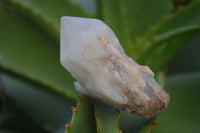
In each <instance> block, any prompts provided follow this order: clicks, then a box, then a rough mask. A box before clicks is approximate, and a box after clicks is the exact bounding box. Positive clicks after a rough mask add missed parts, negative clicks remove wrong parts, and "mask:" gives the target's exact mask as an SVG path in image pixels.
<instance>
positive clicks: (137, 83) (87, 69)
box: [60, 16, 169, 118]
mask: <svg viewBox="0 0 200 133" xmlns="http://www.w3.org/2000/svg"><path fill="white" fill-rule="evenodd" d="M60 56H61V64H62V65H63V66H64V67H65V68H66V69H67V70H68V71H69V72H70V73H71V74H72V77H73V78H75V79H76V80H77V81H76V82H75V83H74V85H75V88H76V90H77V91H79V92H81V93H83V94H85V95H89V96H91V97H93V98H96V99H98V100H101V101H103V102H104V103H107V104H110V105H112V106H114V107H116V108H118V109H124V110H127V111H129V112H132V113H135V114H139V115H141V116H144V117H146V118H151V117H154V116H155V115H157V114H158V113H159V112H160V111H162V110H163V109H164V108H166V106H167V104H168V101H169V95H168V94H167V93H166V92H165V91H164V90H163V89H162V88H161V87H160V86H159V85H158V83H157V82H156V81H155V79H154V73H153V72H152V71H151V70H150V69H149V68H148V67H147V66H141V65H139V64H137V63H136V62H135V61H134V60H133V59H131V58H130V57H128V56H127V55H126V54H125V52H124V50H123V48H122V47H121V45H120V43H119V40H118V39H117V37H116V36H115V34H114V32H113V31H112V30H111V29H110V28H109V27H108V26H107V25H106V24H105V23H103V22H102V21H101V20H97V19H88V18H80V17H67V16H66V17H62V18H61V53H60Z"/></svg>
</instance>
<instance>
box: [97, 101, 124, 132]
mask: <svg viewBox="0 0 200 133" xmlns="http://www.w3.org/2000/svg"><path fill="white" fill-rule="evenodd" d="M94 110H95V113H94V115H95V118H96V124H97V133H122V131H121V130H120V129H119V119H120V118H121V114H120V112H119V110H117V109H115V108H113V107H111V106H109V105H106V104H104V103H102V102H100V101H95V102H94Z"/></svg>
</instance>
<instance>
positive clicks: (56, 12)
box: [4, 0, 92, 42]
mask: <svg viewBox="0 0 200 133" xmlns="http://www.w3.org/2000/svg"><path fill="white" fill-rule="evenodd" d="M4 1H6V2H9V3H10V4H11V5H13V6H15V7H17V9H19V10H20V11H21V13H22V14H25V15H26V16H27V17H29V18H31V20H33V21H35V22H36V23H38V24H39V25H40V26H41V27H42V28H44V29H45V30H46V31H47V33H49V34H51V35H52V36H53V37H55V38H56V39H57V41H58V42H59V38H60V36H59V34H60V28H59V27H60V18H61V16H78V17H90V16H92V15H91V14H88V13H86V12H85V11H84V10H83V9H81V7H80V6H79V5H77V4H74V3H72V2H70V1H69V0H56V1H54V0H4Z"/></svg>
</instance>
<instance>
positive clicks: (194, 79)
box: [152, 73, 200, 133]
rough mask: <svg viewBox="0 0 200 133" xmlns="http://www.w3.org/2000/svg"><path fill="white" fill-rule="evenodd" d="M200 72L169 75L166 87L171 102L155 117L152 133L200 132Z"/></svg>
mask: <svg viewBox="0 0 200 133" xmlns="http://www.w3.org/2000/svg"><path fill="white" fill-rule="evenodd" d="M199 81H200V73H185V74H178V75H172V76H169V77H168V78H167V80H166V88H167V91H168V92H169V94H170V97H171V102H170V103H169V105H168V107H167V109H166V110H164V111H163V112H162V113H161V114H160V115H159V116H158V118H157V120H156V123H157V126H156V127H155V128H153V129H152V133H161V132H162V133H169V132H170V133H198V132H200V127H199V125H200V114H199V111H200V106H199V100H200V97H199V93H200V90H199V88H200V82H199Z"/></svg>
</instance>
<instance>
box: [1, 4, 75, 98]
mask: <svg viewBox="0 0 200 133" xmlns="http://www.w3.org/2000/svg"><path fill="white" fill-rule="evenodd" d="M0 16H1V17H0V29H1V30H0V68H1V70H3V71H6V72H10V73H12V74H14V75H16V76H17V77H18V78H24V79H28V81H31V82H33V83H36V84H39V85H43V86H45V87H47V88H48V89H46V90H47V91H51V92H53V93H54V94H55V95H60V96H65V98H66V99H68V98H69V99H71V100H73V101H75V99H76V96H77V95H78V93H77V92H76V91H75V90H74V89H73V88H74V87H73V84H72V82H73V79H72V78H71V76H70V75H69V74H68V73H67V71H65V70H64V68H63V67H62V66H61V65H60V61H59V49H58V48H57V46H56V45H54V43H55V42H53V41H52V40H51V39H49V38H48V37H46V36H45V34H44V33H43V32H42V31H41V30H39V29H37V27H36V26H34V25H32V23H30V22H29V21H27V20H26V19H25V18H24V17H23V16H20V15H18V14H16V12H14V11H7V10H5V9H2V8H0ZM13 20H14V22H13ZM43 88H44V87H43ZM69 99H68V100H69Z"/></svg>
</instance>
